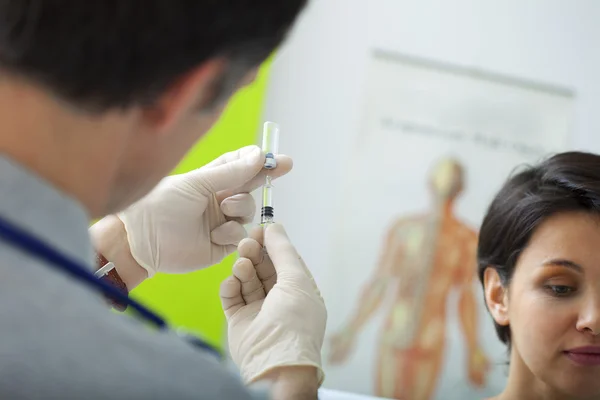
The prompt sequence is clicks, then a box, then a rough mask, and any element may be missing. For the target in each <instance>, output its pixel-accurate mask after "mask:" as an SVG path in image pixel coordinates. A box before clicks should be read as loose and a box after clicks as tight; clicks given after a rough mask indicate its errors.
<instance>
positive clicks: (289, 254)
mask: <svg viewBox="0 0 600 400" xmlns="http://www.w3.org/2000/svg"><path fill="white" fill-rule="evenodd" d="M264 235H265V236H264V247H265V248H266V249H267V252H268V254H269V258H271V261H272V262H273V266H274V267H275V271H276V272H277V278H278V279H279V278H281V275H282V274H284V275H285V274H292V275H295V274H302V275H305V273H304V267H303V266H302V261H301V259H300V255H299V254H298V252H297V251H296V248H295V247H294V245H293V244H292V242H290V239H289V237H288V235H287V233H286V232H285V229H284V228H283V226H282V225H280V224H278V223H273V224H269V225H268V226H267V228H266V229H265V233H264Z"/></svg>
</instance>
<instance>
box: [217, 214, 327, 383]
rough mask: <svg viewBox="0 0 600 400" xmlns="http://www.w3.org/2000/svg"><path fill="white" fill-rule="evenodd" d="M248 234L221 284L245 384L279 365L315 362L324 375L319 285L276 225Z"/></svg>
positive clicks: (323, 314) (231, 342)
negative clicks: (264, 248)
mask: <svg viewBox="0 0 600 400" xmlns="http://www.w3.org/2000/svg"><path fill="white" fill-rule="evenodd" d="M262 234H263V230H262V228H258V229H257V230H254V231H253V232H251V235H250V236H251V237H250V238H247V239H244V240H242V241H241V243H240V245H239V246H238V251H239V255H240V258H239V259H238V260H237V261H236V263H235V265H234V267H233V275H232V276H230V277H229V278H227V279H226V280H225V281H224V282H223V283H222V284H221V302H222V305H223V310H224V311H225V315H226V317H227V322H228V327H229V349H230V352H231V357H232V358H233V361H234V362H235V363H236V364H237V365H238V367H239V368H240V371H241V374H242V377H243V379H244V381H245V382H247V383H252V382H255V381H258V380H260V379H261V378H263V377H265V375H267V374H269V373H270V372H273V371H275V370H276V369H278V368H284V367H291V366H314V367H315V369H316V371H315V372H316V374H317V379H318V384H319V385H321V383H322V382H323V379H324V374H323V370H322V368H321V347H322V346H323V340H324V336H325V325H326V322H327V310H326V309H325V303H324V302H323V298H322V297H321V294H320V292H319V289H318V288H317V285H316V283H315V281H314V279H313V277H312V275H311V273H310V271H309V270H308V268H307V267H306V265H305V264H304V261H302V258H301V257H300V256H299V255H298V253H297V252H296V249H295V248H294V246H293V245H292V244H291V243H290V240H289V238H288V237H287V235H286V233H285V230H284V229H283V227H282V226H281V225H279V224H272V225H268V227H267V228H266V229H265V231H264V243H265V247H266V249H267V251H268V255H266V254H264V252H263V248H262V246H261V243H262Z"/></svg>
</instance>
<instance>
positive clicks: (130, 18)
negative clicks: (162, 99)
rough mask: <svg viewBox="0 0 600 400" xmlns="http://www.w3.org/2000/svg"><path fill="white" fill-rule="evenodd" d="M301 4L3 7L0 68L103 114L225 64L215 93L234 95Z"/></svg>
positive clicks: (59, 1)
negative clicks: (228, 70)
mask: <svg viewBox="0 0 600 400" xmlns="http://www.w3.org/2000/svg"><path fill="white" fill-rule="evenodd" d="M306 2H307V0H230V1H225V0H0V68H1V69H3V70H4V71H6V72H8V73H11V74H14V75H17V76H20V77H23V78H25V79H28V80H31V81H34V82H36V83H38V84H41V85H43V86H45V87H46V88H47V89H49V90H50V91H51V92H53V93H54V94H55V95H57V96H58V97H59V98H62V99H64V100H67V101H68V102H70V103H72V104H74V105H82V106H84V107H86V108H91V109H94V110H99V111H102V110H107V109H111V108H127V107H129V106H133V105H143V104H148V103H152V101H153V100H155V99H156V97H157V96H158V95H159V94H160V93H161V92H162V91H164V90H165V89H166V88H167V87H168V86H169V85H170V84H172V83H173V82H174V81H175V80H176V79H177V78H178V77H180V76H181V75H183V74H185V73H186V72H189V71H190V70H192V69H193V68H194V67H196V66H198V65H201V64H202V63H203V62H205V61H207V60H209V59H211V58H214V57H220V56H222V57H224V58H225V59H226V60H228V61H229V63H228V65H229V66H230V67H232V68H234V69H235V67H237V73H235V75H236V76H235V79H233V78H232V79H229V81H230V82H229V83H228V86H229V87H228V88H224V87H223V85H224V83H221V84H219V86H220V87H219V88H216V90H221V91H223V90H226V89H227V90H230V91H233V90H232V89H233V87H234V86H235V85H236V84H238V83H239V80H240V79H241V78H242V77H243V76H244V75H245V73H247V72H248V71H249V70H250V69H251V68H253V67H256V66H258V65H260V63H261V62H262V61H264V60H265V59H266V58H267V57H268V56H269V55H270V53H271V52H272V51H273V50H274V49H275V48H276V47H277V46H278V45H279V44H280V43H281V42H282V41H283V40H284V38H285V36H286V33H287V31H288V30H289V28H290V26H291V25H292V24H293V22H294V20H295V19H296V17H297V16H298V14H299V13H300V11H301V10H302V8H303V7H304V6H305V4H306ZM230 78H231V77H230ZM224 79H225V78H224ZM232 80H233V81H235V82H234V83H231V81H232ZM229 94H230V93H229ZM216 96H221V97H222V95H220V94H216Z"/></svg>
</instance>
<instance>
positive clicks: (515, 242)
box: [477, 152, 600, 348]
mask: <svg viewBox="0 0 600 400" xmlns="http://www.w3.org/2000/svg"><path fill="white" fill-rule="evenodd" d="M580 210H581V211H587V212H590V213H598V214H600V156H598V155H595V154H590V153H583V152H567V153H560V154H557V155H554V156H553V157H551V158H548V159H546V160H545V161H543V162H541V163H539V164H538V165H535V166H529V167H527V168H526V169H525V170H522V171H520V172H518V173H517V174H515V175H513V176H512V177H510V178H509V179H508V180H507V181H506V183H505V184H504V186H503V187H502V189H500V191H499V192H498V194H497V195H496V197H495V198H494V200H493V201H492V204H491V205H490V206H489V208H488V210H487V212H486V215H485V217H484V219H483V223H482V226H481V230H480V233H479V244H478V249H477V263H478V267H477V269H478V274H479V279H480V281H481V283H482V284H483V277H484V272H485V270H486V269H487V268H488V267H490V268H494V269H495V270H496V271H497V272H498V275H499V276H500V279H501V282H502V285H503V286H504V287H508V285H509V284H510V281H511V279H512V276H513V273H514V271H515V265H516V263H517V260H518V259H519V256H520V255H521V253H522V252H523V250H524V249H525V248H526V247H527V245H528V243H529V239H530V238H531V235H532V234H533V233H534V232H535V230H536V229H537V228H538V227H539V226H540V224H541V223H542V222H544V221H545V220H546V219H547V218H548V217H550V216H552V215H554V214H557V213H560V212H566V211H580ZM495 325H496V332H497V333H498V337H499V338H500V340H501V341H502V342H503V343H505V344H506V345H508V347H509V348H510V345H511V335H510V327H509V326H500V325H498V324H495Z"/></svg>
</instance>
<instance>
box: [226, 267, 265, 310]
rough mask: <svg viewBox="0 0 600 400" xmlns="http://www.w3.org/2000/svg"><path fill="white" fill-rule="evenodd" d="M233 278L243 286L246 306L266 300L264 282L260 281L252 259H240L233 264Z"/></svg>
mask: <svg viewBox="0 0 600 400" xmlns="http://www.w3.org/2000/svg"><path fill="white" fill-rule="evenodd" d="M233 276H235V277H236V278H237V279H238V280H239V281H240V282H241V284H242V298H243V299H244V301H245V302H246V304H250V303H253V302H255V301H258V300H262V299H264V298H265V291H264V289H263V285H262V282H261V281H260V280H259V279H258V276H257V275H256V270H255V269H254V264H252V261H251V260H250V259H248V258H238V259H237V260H236V261H235V264H233Z"/></svg>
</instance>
